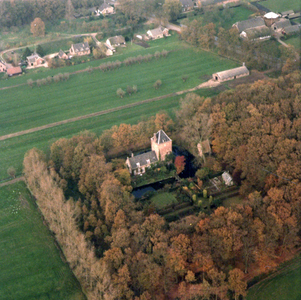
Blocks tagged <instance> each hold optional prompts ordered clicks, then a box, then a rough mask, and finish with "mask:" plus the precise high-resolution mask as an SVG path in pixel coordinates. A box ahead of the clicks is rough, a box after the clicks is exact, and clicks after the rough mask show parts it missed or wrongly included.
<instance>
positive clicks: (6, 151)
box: [0, 89, 217, 181]
mask: <svg viewBox="0 0 301 300" xmlns="http://www.w3.org/2000/svg"><path fill="white" fill-rule="evenodd" d="M198 94H199V95H201V96H204V97H210V96H214V95H216V94H217V93H216V91H215V90H213V89H202V90H199V91H198ZM184 96H185V95H182V96H177V97H170V98H166V99H163V100H161V101H158V102H152V103H146V104H142V105H140V106H137V107H135V108H134V109H133V108H129V109H124V110H122V111H117V112H114V113H110V114H107V115H103V116H98V117H94V118H90V119H86V120H81V121H77V122H73V123H69V124H65V125H60V126H57V127H54V128H49V129H45V130H42V131H40V132H35V133H31V134H27V135H23V136H20V137H15V138H11V139H8V140H5V141H0V158H1V159H0V181H1V179H2V180H3V179H4V178H7V176H8V175H7V169H8V168H9V167H11V166H13V167H14V168H16V170H17V173H18V174H20V173H21V172H22V162H23V158H24V154H25V152H26V151H28V150H29V149H31V148H33V147H36V148H38V149H41V150H43V151H48V149H49V146H50V145H51V144H52V143H54V142H55V141H56V140H58V139H59V138H63V137H65V138H69V137H71V136H73V135H75V134H78V133H79V132H81V131H84V130H90V131H92V132H94V133H96V134H97V135H100V134H101V133H102V131H103V130H105V129H109V128H111V127H112V126H113V125H119V124H121V123H127V124H136V123H138V122H139V121H140V120H141V118H142V117H143V118H148V117H150V116H153V115H155V114H156V113H157V112H160V111H166V112H167V113H168V114H169V115H170V116H171V117H173V116H174V110H175V109H177V108H178V107H179V99H180V98H181V97H184Z"/></svg>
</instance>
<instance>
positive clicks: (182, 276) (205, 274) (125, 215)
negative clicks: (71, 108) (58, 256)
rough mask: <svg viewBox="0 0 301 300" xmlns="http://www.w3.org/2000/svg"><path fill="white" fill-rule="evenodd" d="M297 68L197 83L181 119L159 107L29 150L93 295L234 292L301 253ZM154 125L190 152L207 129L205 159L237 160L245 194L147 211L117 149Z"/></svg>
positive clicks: (222, 295) (53, 216)
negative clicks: (181, 210)
mask: <svg viewBox="0 0 301 300" xmlns="http://www.w3.org/2000/svg"><path fill="white" fill-rule="evenodd" d="M300 79H301V74H300V73H297V72H296V73H292V74H289V75H285V76H283V77H280V78H279V79H273V80H271V79H270V80H266V81H258V82H255V83H254V84H250V85H242V86H239V87H237V89H236V90H230V91H226V92H223V93H221V94H220V95H219V96H217V97H215V98H213V99H209V98H207V99H205V98H201V97H199V96H197V95H193V94H190V95H188V96H186V97H185V98H184V99H183V100H182V101H181V109H180V110H179V111H178V112H177V114H176V122H175V123H174V122H173V121H172V120H171V119H170V118H169V117H168V116H167V115H166V114H163V113H162V114H158V115H157V116H156V117H153V118H150V120H146V121H141V122H140V123H138V124H136V125H127V124H121V125H120V126H114V127H112V128H111V129H109V130H106V131H104V132H103V134H102V135H101V136H100V137H97V136H95V135H94V134H91V133H88V132H85V133H82V134H80V135H78V136H74V137H72V138H70V139H60V140H58V141H57V142H55V143H54V144H53V145H52V146H51V149H50V154H49V157H46V156H45V155H44V154H43V153H41V152H40V151H38V150H37V149H32V150H30V151H29V152H28V153H27V154H26V156H25V159H24V172H25V177H26V181H27V184H28V186H29V188H30V190H31V191H32V193H33V195H34V196H35V197H36V199H37V203H38V205H39V207H40V208H41V210H42V212H43V215H44V216H45V219H46V220H47V222H48V223H49V227H50V229H51V230H52V231H53V232H54V233H55V234H56V236H57V239H58V241H59V243H60V245H61V247H62V249H63V251H64V253H65V256H66V258H67V261H68V262H69V264H70V266H71V268H72V269H73V270H74V272H75V274H76V275H77V277H78V278H79V280H80V282H81V284H82V286H83V287H84V289H85V290H86V291H87V293H88V297H89V299H135V300H139V299H141V300H142V299H144V300H145V299H167V298H168V297H172V298H174V299H175V298H177V297H178V298H180V299H195V298H200V297H201V298H205V299H238V298H239V296H240V295H242V296H245V295H246V287H247V285H246V280H245V273H247V272H249V270H254V269H256V270H258V271H259V272H262V273H263V272H266V271H269V270H272V269H274V268H275V267H276V266H277V265H278V264H279V261H281V260H283V257H285V256H286V255H287V254H293V253H295V252H296V250H297V249H298V247H299V246H300V225H301V224H300V220H301V215H300V199H301V197H300V196H301V183H300V179H301V174H300V169H301V168H300V163H299V162H300V161H301V159H300V153H301V152H300V149H301V144H300V136H299V135H300V114H301V106H300V100H301V99H300V94H301V93H300V84H299V82H300ZM158 129H164V130H165V131H166V132H167V133H168V134H169V135H170V136H171V137H172V139H173V140H175V141H176V142H177V143H180V144H183V145H186V146H187V148H188V149H189V150H193V151H195V148H196V144H197V143H198V142H199V141H200V140H204V139H206V138H210V139H211V143H212V145H213V153H214V155H213V157H211V158H208V159H207V160H206V162H204V161H202V160H200V161H198V163H199V165H200V167H201V168H203V167H204V166H206V167H207V168H209V169H210V170H214V169H215V168H221V167H222V168H226V169H227V170H229V171H230V172H231V173H232V174H233V177H234V180H235V181H236V182H237V183H238V184H239V186H240V193H241V195H242V197H243V199H244V200H243V201H242V202H241V204H239V205H237V206H235V207H232V208H225V207H223V206H221V207H219V208H217V209H216V210H215V211H214V212H213V213H212V214H210V215H209V214H205V213H199V214H198V215H190V216H188V217H185V218H183V219H181V220H179V221H176V222H171V223H167V222H166V221H165V219H164V218H162V217H160V216H159V215H157V214H152V213H151V212H150V211H144V210H143V209H142V207H141V205H140V203H139V202H135V201H134V199H133V197H132V195H131V194H130V192H131V189H132V187H131V179H130V175H129V173H128V171H127V170H126V168H125V166H124V160H122V159H120V158H114V157H118V156H120V154H122V153H129V152H131V151H134V150H137V149H142V148H145V147H149V138H150V137H151V136H152V135H153V133H154V132H156V131H157V130H158ZM189 130H190V131H189ZM188 132H191V134H190V135H188V134H187V133H188ZM108 158H110V159H109V160H108ZM97 297H98V298H97Z"/></svg>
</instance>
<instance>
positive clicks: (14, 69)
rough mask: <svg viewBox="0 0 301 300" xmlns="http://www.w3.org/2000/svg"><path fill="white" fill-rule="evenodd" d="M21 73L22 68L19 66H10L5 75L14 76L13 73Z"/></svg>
mask: <svg viewBox="0 0 301 300" xmlns="http://www.w3.org/2000/svg"><path fill="white" fill-rule="evenodd" d="M19 74H22V69H21V67H12V68H8V69H7V75H8V76H10V77H11V76H14V75H19Z"/></svg>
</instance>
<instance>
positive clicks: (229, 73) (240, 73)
mask: <svg viewBox="0 0 301 300" xmlns="http://www.w3.org/2000/svg"><path fill="white" fill-rule="evenodd" d="M248 75H250V72H249V70H248V69H247V67H246V66H245V64H243V66H241V67H238V68H234V69H230V70H226V71H222V72H217V73H214V74H213V75H212V77H213V80H215V81H219V82H224V81H227V80H232V79H236V78H240V77H244V76H248Z"/></svg>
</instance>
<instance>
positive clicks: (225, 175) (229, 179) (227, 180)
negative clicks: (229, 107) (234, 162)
mask: <svg viewBox="0 0 301 300" xmlns="http://www.w3.org/2000/svg"><path fill="white" fill-rule="evenodd" d="M222 178H223V181H224V183H225V185H226V186H232V185H233V178H232V176H231V175H230V174H229V172H227V171H225V172H224V173H223V174H222Z"/></svg>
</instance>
